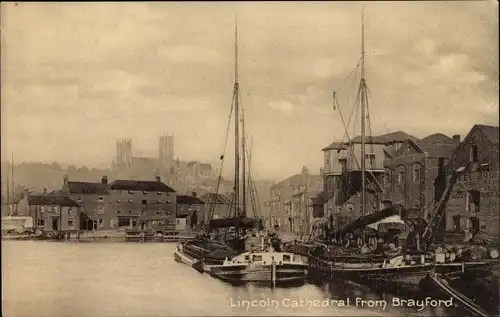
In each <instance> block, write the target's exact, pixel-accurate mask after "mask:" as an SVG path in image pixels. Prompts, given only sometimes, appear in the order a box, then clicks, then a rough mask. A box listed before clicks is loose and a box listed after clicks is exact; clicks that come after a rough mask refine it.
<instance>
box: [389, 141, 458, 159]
mask: <svg viewBox="0 0 500 317" xmlns="http://www.w3.org/2000/svg"><path fill="white" fill-rule="evenodd" d="M405 145H410V146H412V147H414V148H416V149H417V151H419V152H421V153H427V156H428V157H450V156H451V155H452V154H453V151H454V150H455V148H456V145H455V144H454V143H430V142H422V141H412V140H410V139H408V140H406V142H405V144H403V146H401V147H400V148H399V150H398V151H397V152H396V153H395V156H399V155H400V154H401V152H402V151H403V150H404V148H405Z"/></svg>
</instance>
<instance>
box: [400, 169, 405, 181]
mask: <svg viewBox="0 0 500 317" xmlns="http://www.w3.org/2000/svg"><path fill="white" fill-rule="evenodd" d="M404 181H405V171H404V169H400V170H399V171H398V184H403V183H404Z"/></svg>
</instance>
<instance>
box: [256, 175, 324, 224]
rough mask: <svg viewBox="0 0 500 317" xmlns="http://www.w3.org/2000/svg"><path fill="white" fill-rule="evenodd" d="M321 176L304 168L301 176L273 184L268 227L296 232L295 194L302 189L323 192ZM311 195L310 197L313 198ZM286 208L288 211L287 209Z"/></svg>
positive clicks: (267, 220)
mask: <svg viewBox="0 0 500 317" xmlns="http://www.w3.org/2000/svg"><path fill="white" fill-rule="evenodd" d="M321 183H322V176H321V175H311V174H310V173H309V170H308V169H307V168H306V167H303V168H302V173H301V174H296V175H293V176H291V177H289V178H287V179H285V180H282V181H281V182H278V183H276V184H273V185H272V186H271V187H270V195H269V196H270V200H269V201H268V206H269V214H268V216H267V219H266V224H267V225H268V226H275V225H278V226H279V227H280V230H282V231H287V232H292V231H293V230H294V218H295V216H294V214H293V213H292V212H291V207H289V206H290V205H291V201H292V199H293V196H294V194H297V193H298V192H299V191H300V189H301V188H302V190H304V188H305V187H306V184H307V188H311V189H316V188H318V190H317V191H316V193H319V192H320V191H321V188H322V186H318V184H321ZM313 196H314V194H311V196H310V197H313ZM285 206H287V207H286V209H285Z"/></svg>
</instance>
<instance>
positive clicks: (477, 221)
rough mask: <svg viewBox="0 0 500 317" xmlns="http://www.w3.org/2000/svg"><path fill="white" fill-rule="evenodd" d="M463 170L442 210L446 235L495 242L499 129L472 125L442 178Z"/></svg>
mask: <svg viewBox="0 0 500 317" xmlns="http://www.w3.org/2000/svg"><path fill="white" fill-rule="evenodd" d="M460 167H463V168H464V173H463V174H462V175H461V176H460V177H459V179H458V181H457V183H456V184H455V186H454V187H453V191H452V194H451V198H450V200H449V202H448V205H447V207H446V218H445V219H446V221H445V227H446V232H457V233H458V232H463V231H464V230H470V231H472V232H478V231H480V232H482V233H484V234H486V235H487V236H490V237H496V238H499V235H500V226H499V224H500V215H499V214H500V208H499V191H498V189H499V188H498V187H499V127H498V126H486V125H475V126H474V127H473V128H472V129H471V130H470V132H469V133H468V134H467V136H466V137H465V138H464V140H463V141H462V142H461V143H460V145H459V146H458V147H457V149H456V150H455V152H454V153H453V155H452V156H451V158H450V160H449V162H448V164H447V166H446V175H448V176H450V175H451V173H453V171H456V170H457V169H458V168H460Z"/></svg>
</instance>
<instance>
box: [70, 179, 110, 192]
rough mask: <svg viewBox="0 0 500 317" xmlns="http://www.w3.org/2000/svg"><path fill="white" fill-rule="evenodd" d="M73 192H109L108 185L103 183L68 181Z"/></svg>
mask: <svg viewBox="0 0 500 317" xmlns="http://www.w3.org/2000/svg"><path fill="white" fill-rule="evenodd" d="M68 187H69V193H71V194H101V195H106V194H109V191H108V186H107V185H104V184H102V183H90V182H68Z"/></svg>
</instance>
